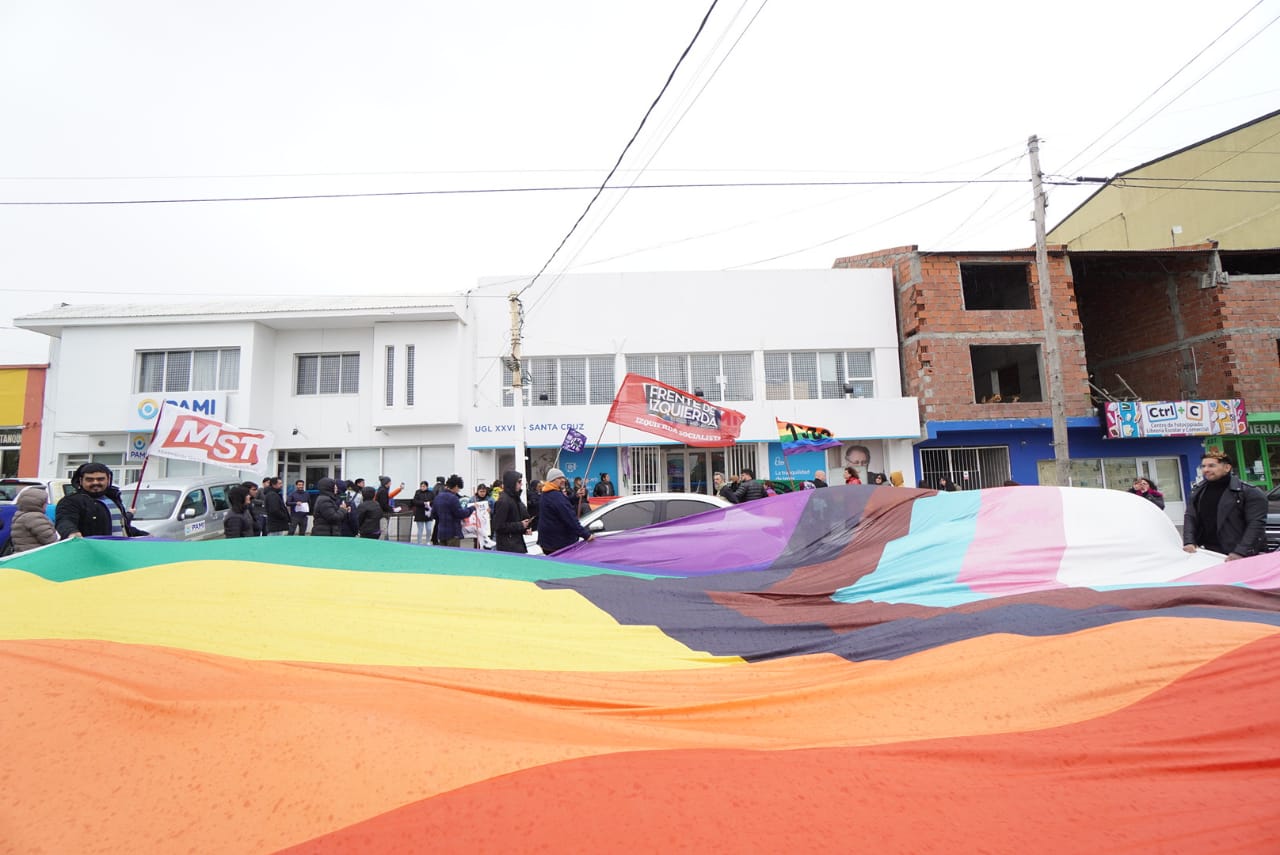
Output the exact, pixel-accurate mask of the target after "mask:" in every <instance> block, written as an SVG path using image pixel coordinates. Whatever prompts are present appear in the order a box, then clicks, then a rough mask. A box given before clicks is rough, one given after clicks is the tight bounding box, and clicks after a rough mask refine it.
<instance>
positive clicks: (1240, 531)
mask: <svg viewBox="0 0 1280 855" xmlns="http://www.w3.org/2000/svg"><path fill="white" fill-rule="evenodd" d="M1230 477H1231V480H1230V481H1229V482H1228V484H1227V488H1226V490H1225V491H1224V492H1223V494H1222V499H1221V500H1220V501H1219V502H1218V545H1219V546H1221V547H1222V551H1223V552H1224V553H1227V554H1231V553H1235V554H1236V555H1239V556H1240V557H1241V558H1248V557H1249V556H1250V555H1257V554H1258V553H1260V552H1262V551H1263V549H1264V548H1265V546H1266V524H1267V494H1266V493H1264V492H1262V491H1261V490H1259V489H1258V488H1257V487H1255V486H1253V485H1252V484H1246V483H1244V482H1243V481H1241V480H1240V478H1239V477H1238V476H1236V475H1231V476H1230ZM1208 483H1209V482H1208V481H1201V482H1200V483H1199V484H1197V485H1196V486H1195V487H1194V488H1193V489H1192V490H1191V496H1190V497H1189V498H1188V500H1187V513H1186V515H1185V516H1184V517H1183V518H1182V542H1183V543H1184V544H1186V545H1188V546H1191V545H1197V546H1198V545H1199V539H1200V538H1199V534H1200V531H1199V529H1200V514H1199V508H1200V497H1201V496H1202V495H1204V488H1205V485H1206V484H1208Z"/></svg>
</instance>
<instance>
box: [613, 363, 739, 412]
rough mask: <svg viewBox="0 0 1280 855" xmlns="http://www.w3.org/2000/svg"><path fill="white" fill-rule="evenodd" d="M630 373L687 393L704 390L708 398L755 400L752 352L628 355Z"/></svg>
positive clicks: (705, 396)
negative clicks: (752, 397) (753, 396)
mask: <svg viewBox="0 0 1280 855" xmlns="http://www.w3.org/2000/svg"><path fill="white" fill-rule="evenodd" d="M627 372H628V373H630V374H640V375H642V376H644V377H652V378H654V379H655V380H660V381H661V382H663V383H666V384H667V385H668V386H674V387H676V388H677V389H683V390H685V391H686V392H694V393H695V394H696V392H697V390H698V389H701V390H702V395H701V396H700V397H702V398H705V399H707V400H708V401H750V400H751V387H752V382H751V354H749V353H688V354H686V353H659V354H643V353H642V354H628V355H627Z"/></svg>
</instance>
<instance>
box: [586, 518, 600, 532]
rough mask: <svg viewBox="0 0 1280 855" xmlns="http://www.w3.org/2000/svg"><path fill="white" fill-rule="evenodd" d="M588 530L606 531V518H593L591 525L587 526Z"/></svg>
mask: <svg viewBox="0 0 1280 855" xmlns="http://www.w3.org/2000/svg"><path fill="white" fill-rule="evenodd" d="M587 531H604V520H592V522H591V525H589V526H587Z"/></svg>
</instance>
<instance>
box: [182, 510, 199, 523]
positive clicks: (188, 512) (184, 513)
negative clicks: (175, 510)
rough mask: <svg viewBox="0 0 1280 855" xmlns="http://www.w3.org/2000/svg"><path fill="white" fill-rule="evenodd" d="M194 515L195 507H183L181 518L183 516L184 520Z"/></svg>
mask: <svg viewBox="0 0 1280 855" xmlns="http://www.w3.org/2000/svg"><path fill="white" fill-rule="evenodd" d="M195 515H196V509H195V508H184V509H183V510H182V518H183V519H184V520H189V519H191V518H192V517H194V516H195Z"/></svg>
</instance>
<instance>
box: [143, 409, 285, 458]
mask: <svg viewBox="0 0 1280 855" xmlns="http://www.w3.org/2000/svg"><path fill="white" fill-rule="evenodd" d="M274 444H275V435H274V434H273V433H271V432H270V431H264V430H253V429H251V428H238V427H234V426H233V425H229V424H226V423H225V422H220V421H218V420H217V419H211V418H208V417H206V416H200V415H196V414H195V413H192V412H190V411H188V410H184V409H181V408H180V407H165V408H164V409H163V411H162V412H161V413H160V416H159V418H158V419H157V420H156V430H155V435H154V436H153V437H152V440H151V445H150V447H149V448H148V449H147V454H148V456H152V455H154V456H155V457H168V458H172V459H175V460H194V461H196V462H199V463H209V464H212V465H214V466H225V467H227V468H228V469H241V470H244V471H246V472H255V473H259V474H261V473H264V472H266V471H267V468H268V466H269V455H270V451H271V447H272V445H274Z"/></svg>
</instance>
